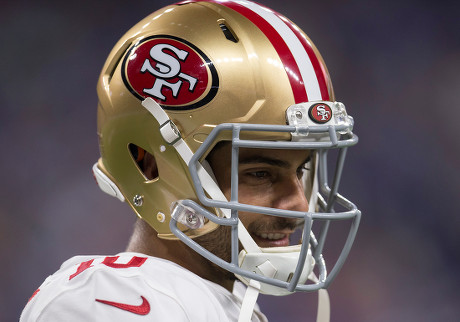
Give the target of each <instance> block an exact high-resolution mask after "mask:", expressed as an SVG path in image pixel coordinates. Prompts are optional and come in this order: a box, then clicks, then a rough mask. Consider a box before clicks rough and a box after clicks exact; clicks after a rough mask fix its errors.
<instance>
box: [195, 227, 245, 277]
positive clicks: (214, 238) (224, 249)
mask: <svg viewBox="0 0 460 322" xmlns="http://www.w3.org/2000/svg"><path fill="white" fill-rule="evenodd" d="M230 240H231V227H228V226H219V227H218V228H217V229H216V230H214V231H212V232H210V233H208V234H206V235H204V236H200V237H197V238H195V241H196V242H197V243H198V244H199V245H201V246H202V247H204V248H205V249H206V250H208V251H209V252H211V253H212V254H214V255H216V256H217V257H219V258H221V259H222V260H224V261H226V262H227V263H230V262H231V248H232V247H231V242H230ZM206 261H207V263H208V265H209V266H208V268H209V270H210V273H211V274H212V275H213V276H214V277H215V278H216V280H217V281H219V280H220V281H222V280H227V281H232V282H233V281H235V280H236V276H235V275H234V274H233V273H232V272H230V271H228V270H226V269H225V268H222V267H220V266H219V265H217V264H215V263H213V262H211V261H209V260H207V259H206Z"/></svg>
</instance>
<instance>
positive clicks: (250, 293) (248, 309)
mask: <svg viewBox="0 0 460 322" xmlns="http://www.w3.org/2000/svg"><path fill="white" fill-rule="evenodd" d="M308 279H309V280H311V281H313V282H315V283H318V282H319V280H318V277H316V275H315V273H313V272H311V274H310V276H308ZM259 292H260V282H258V281H255V280H251V281H250V282H249V285H248V286H247V289H246V293H245V294H244V298H243V302H242V303H241V310H240V316H239V318H238V322H250V321H251V318H252V313H253V312H254V307H255V305H256V302H257V298H258V297H259ZM330 317H331V302H330V300H329V294H328V292H327V290H326V289H320V290H319V291H318V310H317V312H316V322H329V321H330Z"/></svg>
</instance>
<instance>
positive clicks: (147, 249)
mask: <svg viewBox="0 0 460 322" xmlns="http://www.w3.org/2000/svg"><path fill="white" fill-rule="evenodd" d="M126 251H128V252H136V253H141V254H145V255H149V256H154V257H158V258H163V259H166V260H169V261H171V262H174V263H176V264H178V265H180V266H182V267H184V268H185V269H187V270H189V271H191V272H193V273H195V274H196V275H198V276H200V277H201V278H204V279H207V280H209V281H211V282H214V283H216V284H219V285H221V286H222V287H224V288H226V289H227V290H228V291H229V292H232V290H233V283H234V281H235V276H234V275H233V274H232V273H229V272H228V271H226V270H224V269H222V268H220V267H218V266H217V265H215V264H214V263H212V262H210V261H208V260H207V259H204V258H203V257H202V256H201V255H199V254H198V253H196V252H194V251H193V250H192V249H191V248H190V247H188V246H187V245H185V244H184V243H182V242H181V241H180V240H166V239H161V238H159V237H158V235H157V233H156V231H155V230H154V229H153V228H152V227H151V226H150V225H149V224H147V223H146V222H145V221H143V220H142V219H138V220H137V222H136V224H135V226H134V231H133V234H132V235H131V239H130V241H129V244H128V247H127V249H126Z"/></svg>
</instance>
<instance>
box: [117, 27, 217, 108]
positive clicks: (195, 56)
mask: <svg viewBox="0 0 460 322" xmlns="http://www.w3.org/2000/svg"><path fill="white" fill-rule="evenodd" d="M122 67H123V70H122V76H123V81H124V83H125V85H126V86H127V87H128V88H129V90H130V91H131V93H133V94H134V95H135V96H136V97H137V98H139V99H140V100H144V99H145V98H147V97H151V98H153V99H154V100H156V101H157V102H158V103H159V104H160V105H161V106H162V107H163V108H164V109H169V110H190V109H195V108H198V107H200V106H203V105H205V104H206V103H208V102H209V101H211V100H212V99H213V98H214V96H215V95H216V93H217V89H218V87H219V79H218V77H217V72H216V69H215V67H214V64H213V63H212V62H211V61H210V60H209V58H208V57H207V56H206V55H205V54H204V53H203V52H202V51H201V50H200V49H199V48H197V47H196V46H194V45H193V44H191V43H189V42H187V41H186V40H183V39H180V38H177V37H173V36H154V37H149V38H146V39H143V40H142V41H140V42H139V43H137V44H135V45H134V46H133V47H132V48H131V49H130V50H129V51H128V54H127V55H126V56H125V58H124V60H123V66H122Z"/></svg>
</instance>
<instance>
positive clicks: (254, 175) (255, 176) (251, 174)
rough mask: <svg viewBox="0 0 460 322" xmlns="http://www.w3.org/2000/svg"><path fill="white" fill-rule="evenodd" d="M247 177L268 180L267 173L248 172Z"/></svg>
mask: <svg viewBox="0 0 460 322" xmlns="http://www.w3.org/2000/svg"><path fill="white" fill-rule="evenodd" d="M248 175H250V176H252V177H254V178H258V179H264V178H268V177H269V175H270V174H269V173H268V171H253V172H249V173H248Z"/></svg>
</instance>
